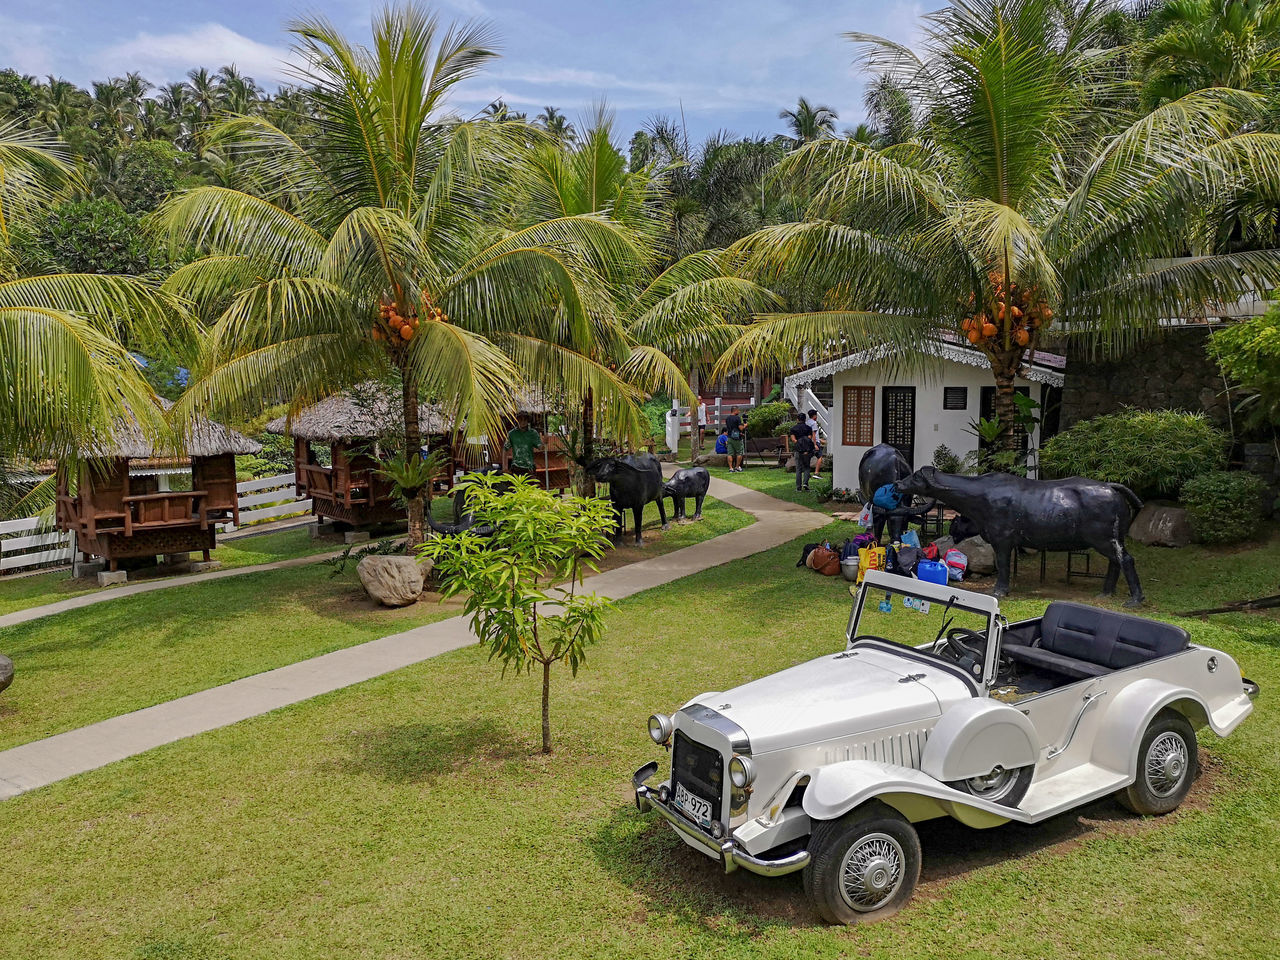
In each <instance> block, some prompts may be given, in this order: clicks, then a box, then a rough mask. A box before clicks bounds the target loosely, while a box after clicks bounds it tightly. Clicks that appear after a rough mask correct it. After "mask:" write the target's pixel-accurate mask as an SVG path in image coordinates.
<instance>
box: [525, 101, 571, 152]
mask: <svg viewBox="0 0 1280 960" xmlns="http://www.w3.org/2000/svg"><path fill="white" fill-rule="evenodd" d="M533 119H534V122H535V123H537V124H539V125H540V126H541V127H542V129H544V130H546V131H547V133H549V134H551V136H552V137H554V138H555V139H556V140H558V141H559V142H560V143H573V142H574V141H575V140H576V139H577V137H578V131H577V130H575V129H574V127H573V124H572V123H570V122H569V118H568V117H566V116H565V115H564V114H563V113H561V112H560V111H559V110H557V109H556V108H555V107H543V108H542V112H541V113H539V114H538V115H537V116H536V117H534V118H533Z"/></svg>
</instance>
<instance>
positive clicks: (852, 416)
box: [841, 387, 876, 447]
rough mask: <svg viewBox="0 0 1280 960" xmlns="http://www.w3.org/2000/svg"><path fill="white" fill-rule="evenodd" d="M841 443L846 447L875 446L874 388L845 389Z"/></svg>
mask: <svg viewBox="0 0 1280 960" xmlns="http://www.w3.org/2000/svg"><path fill="white" fill-rule="evenodd" d="M843 414H844V416H843V422H842V424H841V427H842V430H841V433H842V436H841V441H842V442H843V443H844V445H845V446H846V447H870V446H873V445H874V444H875V435H876V434H875V425H876V424H875V419H876V389H875V387H845V388H844V410H843Z"/></svg>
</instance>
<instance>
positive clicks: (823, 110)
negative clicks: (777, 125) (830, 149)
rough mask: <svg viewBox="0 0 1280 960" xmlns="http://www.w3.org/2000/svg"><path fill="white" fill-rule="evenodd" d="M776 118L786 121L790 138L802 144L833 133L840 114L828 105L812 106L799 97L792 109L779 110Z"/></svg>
mask: <svg viewBox="0 0 1280 960" xmlns="http://www.w3.org/2000/svg"><path fill="white" fill-rule="evenodd" d="M778 119H779V120H785V121H787V126H788V127H789V128H790V130H791V139H792V140H793V141H794V142H795V143H797V144H804V143H812V142H813V141H814V140H821V139H822V138H823V137H829V136H831V135H832V134H834V133H835V129H836V121H837V120H839V119H840V115H839V114H837V113H836V112H835V111H834V110H832V109H831V108H830V107H827V106H822V105H821V104H819V105H817V106H814V105H813V104H811V103H810V102H809V101H808V100H807V99H806V98H804V97H801V98H800V99H799V101H798V102H797V103H796V108H795V109H794V110H779V111H778Z"/></svg>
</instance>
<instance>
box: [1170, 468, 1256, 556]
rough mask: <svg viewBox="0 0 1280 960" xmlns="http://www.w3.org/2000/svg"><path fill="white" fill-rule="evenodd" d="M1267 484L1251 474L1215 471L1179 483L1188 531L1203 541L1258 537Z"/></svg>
mask: <svg viewBox="0 0 1280 960" xmlns="http://www.w3.org/2000/svg"><path fill="white" fill-rule="evenodd" d="M1266 494H1267V485H1266V484H1265V483H1263V482H1262V478H1261V477H1258V476H1255V475H1254V474H1252V473H1243V472H1240V471H1231V470H1214V471H1212V472H1210V473H1203V474H1201V475H1200V476H1198V477H1192V478H1191V479H1190V480H1188V481H1187V482H1186V483H1184V484H1183V485H1182V505H1183V506H1184V507H1185V508H1186V510H1187V517H1188V519H1190V521H1191V532H1192V533H1193V534H1195V537H1196V539H1197V540H1201V541H1203V542H1205V543H1235V542H1237V541H1240V540H1250V539H1253V538H1254V537H1256V536H1257V534H1258V530H1259V527H1260V524H1259V522H1258V521H1259V519H1260V518H1261V515H1262V505H1263V498H1264V497H1265V496H1266Z"/></svg>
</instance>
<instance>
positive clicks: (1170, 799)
mask: <svg viewBox="0 0 1280 960" xmlns="http://www.w3.org/2000/svg"><path fill="white" fill-rule="evenodd" d="M1196 765H1197V753H1196V732H1195V730H1194V729H1192V727H1191V724H1190V723H1189V722H1188V721H1187V718H1186V717H1184V716H1183V715H1182V714H1180V713H1178V712H1177V711H1175V710H1162V711H1161V712H1160V713H1158V714H1156V717H1155V719H1154V720H1152V721H1151V723H1150V725H1149V726H1148V727H1147V732H1146V733H1144V734H1143V735H1142V743H1141V745H1140V746H1139V747H1138V776H1137V779H1135V780H1134V781H1133V783H1132V784H1130V785H1129V786H1127V787H1125V788H1124V789H1123V790H1121V791H1120V792H1119V793H1117V794H1116V799H1117V800H1119V801H1120V803H1121V804H1122V805H1124V806H1125V807H1128V808H1129V809H1130V810H1132V811H1133V812H1134V813H1137V814H1141V815H1142V816H1144V817H1155V816H1160V815H1161V814H1165V813H1169V812H1170V811H1172V810H1174V809H1176V808H1177V807H1178V805H1179V804H1181V803H1182V801H1183V800H1185V799H1186V797H1187V794H1188V793H1189V792H1190V790H1191V782H1192V781H1193V780H1194V779H1195V776H1196Z"/></svg>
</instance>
